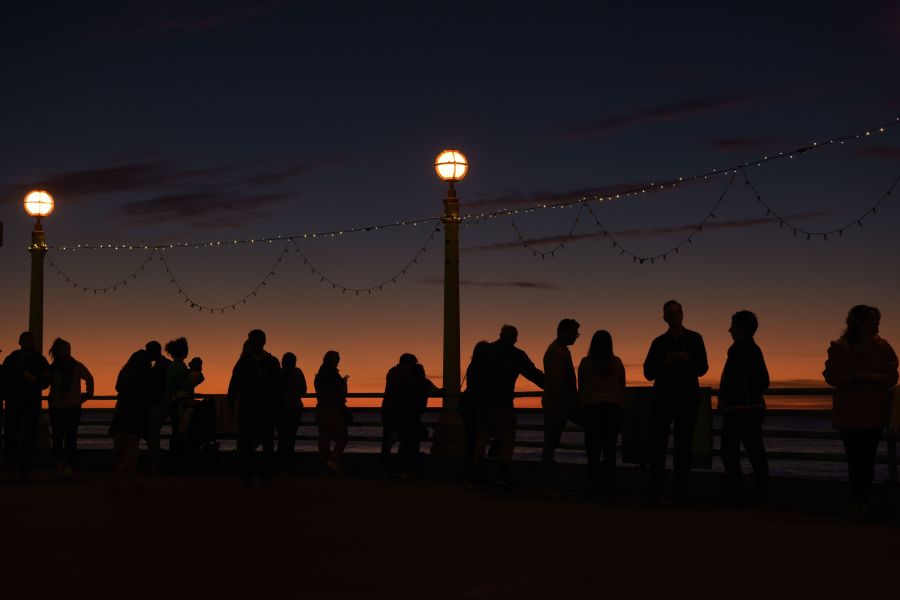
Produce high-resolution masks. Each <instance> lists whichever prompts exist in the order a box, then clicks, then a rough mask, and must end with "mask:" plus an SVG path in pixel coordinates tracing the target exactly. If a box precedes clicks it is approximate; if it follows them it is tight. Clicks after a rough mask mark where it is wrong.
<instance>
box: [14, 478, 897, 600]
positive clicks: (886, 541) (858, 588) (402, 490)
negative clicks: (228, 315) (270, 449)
mask: <svg viewBox="0 0 900 600" xmlns="http://www.w3.org/2000/svg"><path fill="white" fill-rule="evenodd" d="M0 477H2V476H0ZM106 477H107V476H106V474H105V473H102V472H87V473H83V474H79V475H77V476H76V477H75V478H74V479H73V480H72V481H69V482H60V481H57V480H55V479H53V478H52V476H51V475H50V474H49V473H48V472H38V473H37V475H36V480H35V481H32V482H29V483H22V482H19V481H18V480H17V479H15V478H5V479H0V511H2V512H0V515H2V516H0V523H2V526H0V548H2V557H0V570H2V573H3V574H2V577H0V582H2V586H3V587H7V586H11V587H12V588H13V589H9V588H8V587H7V589H5V590H3V592H4V593H3V595H4V597H7V598H10V597H17V595H18V594H17V592H19V593H21V592H27V593H28V594H29V597H48V596H50V595H56V594H57V593H58V592H60V591H63V590H70V593H68V594H67V595H68V596H69V597H73V598H74V597H78V598H81V597H85V596H87V597H109V596H117V597H119V598H129V597H147V596H157V597H159V596H163V595H164V596H167V597H178V598H182V597H192V596H193V597H204V598H210V597H246V596H249V595H251V594H252V596H254V597H256V598H274V597H276V596H286V597H297V598H329V597H330V598H351V597H353V598H517V599H525V598H560V599H566V598H601V597H602V598H622V599H625V598H711V597H715V598H765V597H779V598H782V597H783V598H852V597H860V598H881V597H889V596H895V595H896V593H897V585H898V584H897V582H898V578H897V573H898V572H900V570H898V566H897V565H898V559H900V530H898V529H897V528H895V527H889V526H885V525H873V524H856V523H851V522H848V521H846V520H839V519H834V518H827V517H815V516H806V515H799V514H794V513H787V512H778V511H766V512H747V511H733V510H725V509H715V508H674V507H667V506H661V507H658V508H654V509H650V508H645V507H644V506H642V505H640V504H636V503H634V504H632V503H623V504H621V505H617V506H613V507H610V506H605V505H599V504H591V503H587V502H585V501H583V500H581V499H580V498H578V497H576V496H574V495H571V496H546V495H541V494H539V493H536V492H513V493H509V492H507V493H500V492H496V491H491V490H483V491H482V490H479V491H473V490H468V489H465V488H464V487H462V485H460V484H457V483H453V482H437V481H420V482H399V481H382V480H379V479H371V478H322V477H318V476H314V475H304V476H289V477H281V478H279V479H277V480H276V481H275V482H274V484H273V485H272V487H270V488H263V487H259V486H258V484H257V485H256V486H254V487H253V488H252V489H250V490H240V489H239V486H238V483H237V480H236V479H235V478H232V477H225V476H220V477H206V478H173V477H156V478H152V479H146V480H145V483H146V488H145V489H144V490H143V491H141V492H134V493H129V494H126V495H122V496H116V495H113V494H111V492H110V491H109V489H108V487H107V485H106Z"/></svg>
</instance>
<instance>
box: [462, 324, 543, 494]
mask: <svg viewBox="0 0 900 600" xmlns="http://www.w3.org/2000/svg"><path fill="white" fill-rule="evenodd" d="M518 340H519V331H518V329H516V328H515V327H513V326H512V325H504V326H503V327H501V328H500V336H499V338H498V339H497V340H495V341H494V342H492V343H491V344H490V346H489V347H488V350H487V353H486V368H487V372H486V376H487V384H486V385H487V393H485V394H480V395H479V396H478V397H477V398H476V403H475V411H476V412H475V422H476V428H477V434H476V442H475V453H474V462H475V478H476V482H477V480H478V479H480V478H481V477H482V476H483V473H482V464H483V462H484V453H485V448H486V446H487V443H488V439H489V438H491V437H493V438H494V439H495V440H496V441H497V444H498V446H497V449H498V452H497V457H498V459H499V461H500V464H499V467H498V472H497V479H496V483H497V484H498V485H500V486H501V487H507V488H512V487H513V484H512V482H511V481H510V480H509V464H510V462H511V461H512V455H513V450H514V449H515V445H516V426H517V420H516V411H515V407H514V405H513V399H514V398H515V389H516V381H517V380H518V378H519V376H520V375H521V376H523V377H525V378H526V379H528V380H529V381H530V382H532V383H533V384H535V385H536V386H538V387H541V388H543V387H544V373H542V372H541V371H540V369H538V368H537V367H535V366H534V363H533V362H531V359H530V358H528V355H527V354H525V351H524V350H522V349H521V348H517V347H516V342H517V341H518Z"/></svg>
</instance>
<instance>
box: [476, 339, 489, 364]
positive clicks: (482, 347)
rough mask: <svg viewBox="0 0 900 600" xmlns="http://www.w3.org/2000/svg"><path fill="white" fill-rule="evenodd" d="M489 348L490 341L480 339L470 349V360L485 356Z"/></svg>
mask: <svg viewBox="0 0 900 600" xmlns="http://www.w3.org/2000/svg"><path fill="white" fill-rule="evenodd" d="M490 349H491V343H490V342H488V341H487V340H481V341H480V342H478V343H477V344H475V347H474V348H473V349H472V362H477V361H478V360H481V359H483V358H484V357H485V356H487V354H488V352H489V351H490Z"/></svg>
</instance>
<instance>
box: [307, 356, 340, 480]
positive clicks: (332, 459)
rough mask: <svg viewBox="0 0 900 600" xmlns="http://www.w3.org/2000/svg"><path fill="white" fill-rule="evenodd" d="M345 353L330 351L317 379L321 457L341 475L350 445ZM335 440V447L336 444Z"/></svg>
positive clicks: (317, 409)
mask: <svg viewBox="0 0 900 600" xmlns="http://www.w3.org/2000/svg"><path fill="white" fill-rule="evenodd" d="M340 361H341V355H340V354H338V353H337V352H335V351H334V350H329V351H328V352H326V353H325V356H324V357H323V358H322V366H321V367H319V372H318V373H316V379H315V381H314V382H313V383H314V385H315V387H316V397H317V402H316V425H318V427H319V456H321V458H322V463H323V465H324V470H325V472H327V473H335V474H340V473H342V472H343V471H342V470H341V455H342V454H343V453H344V448H346V447H347V419H346V415H347V412H348V410H347V379H349V375H344V376H341V373H340V371H338V363H339V362H340ZM332 443H333V444H334V446H333V447H332Z"/></svg>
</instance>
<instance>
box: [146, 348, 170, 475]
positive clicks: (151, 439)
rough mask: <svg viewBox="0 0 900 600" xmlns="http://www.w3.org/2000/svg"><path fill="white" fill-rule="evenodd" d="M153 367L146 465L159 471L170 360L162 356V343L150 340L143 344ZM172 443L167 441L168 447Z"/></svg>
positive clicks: (167, 411)
mask: <svg viewBox="0 0 900 600" xmlns="http://www.w3.org/2000/svg"><path fill="white" fill-rule="evenodd" d="M144 348H145V349H146V350H147V354H148V355H149V357H150V360H152V361H153V367H152V368H151V369H150V398H151V402H152V404H151V405H150V421H149V423H148V425H147V467H148V468H149V469H150V470H151V471H159V468H160V438H161V436H162V426H163V423H165V420H166V415H167V414H168V413H169V403H168V402H166V374H167V373H168V371H169V366H170V365H171V364H172V361H171V360H169V359H168V358H166V357H165V356H163V353H162V344H160V343H159V342H157V341H155V340H154V341H150V342H147V344H146V345H145V346H144ZM171 447H172V443H171V441H170V442H169V449H171Z"/></svg>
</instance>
